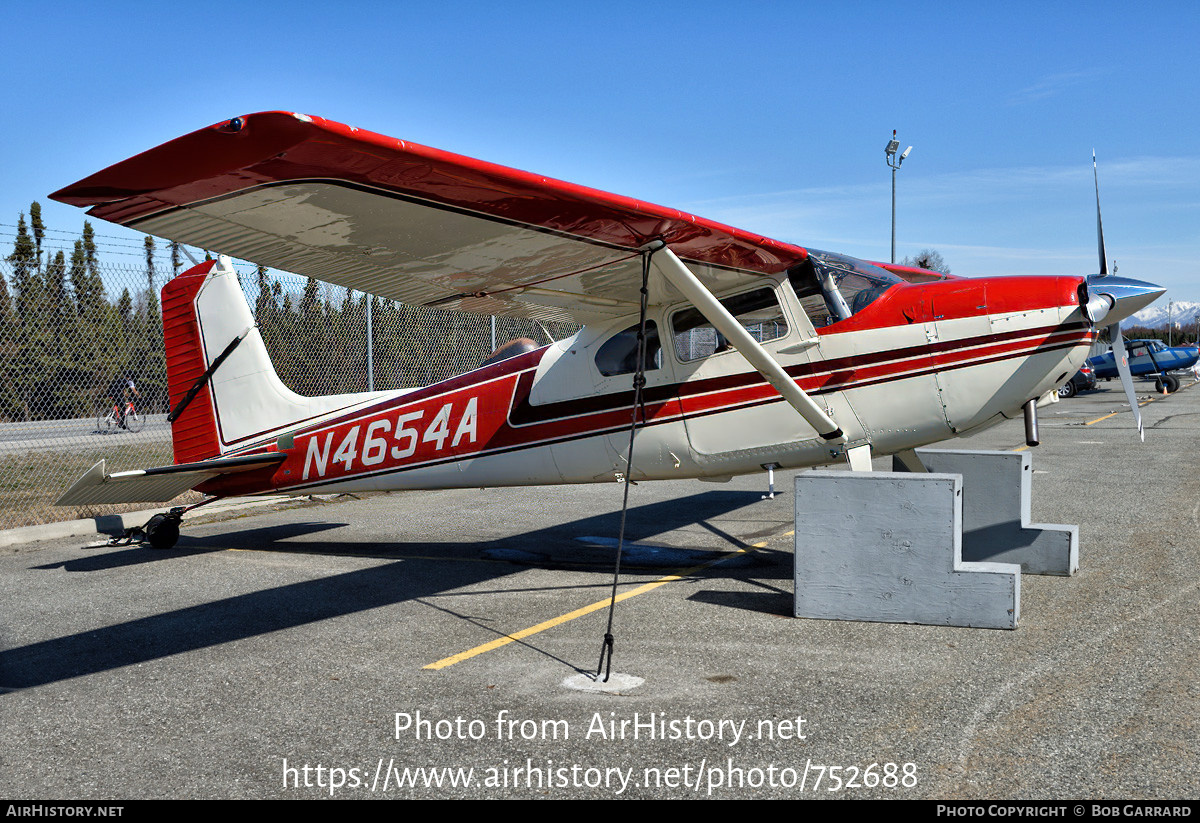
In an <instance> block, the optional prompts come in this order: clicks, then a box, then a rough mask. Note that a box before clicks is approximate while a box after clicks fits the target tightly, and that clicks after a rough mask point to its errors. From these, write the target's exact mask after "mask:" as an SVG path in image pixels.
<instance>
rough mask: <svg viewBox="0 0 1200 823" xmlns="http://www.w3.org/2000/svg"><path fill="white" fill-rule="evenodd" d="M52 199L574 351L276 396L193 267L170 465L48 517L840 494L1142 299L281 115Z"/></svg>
mask: <svg viewBox="0 0 1200 823" xmlns="http://www.w3.org/2000/svg"><path fill="white" fill-rule="evenodd" d="M52 197H54V198H55V199H56V200H59V201H62V202H65V203H70V204H74V205H78V206H84V207H88V208H89V214H91V215H92V216H94V217H98V218H103V219H106V220H110V221H113V222H116V223H120V224H122V225H126V226H129V227H131V228H135V229H138V230H140V231H143V232H147V233H150V234H154V235H158V236H160V237H165V238H170V239H173V240H177V241H180V242H183V243H187V244H190V245H193V246H199V247H201V248H206V249H214V250H218V251H220V252H222V253H224V254H229V255H232V256H235V257H238V258H242V259H245V260H249V261H253V262H255V263H261V264H263V265H265V266H270V267H273V268H278V269H282V270H286V271H294V272H300V273H303V274H307V275H310V276H312V277H315V278H319V279H321V280H325V281H328V282H332V283H336V284H339V285H343V286H347V287H350V288H353V289H358V290H361V291H365V292H369V293H372V294H376V295H380V296H382V297H386V298H391V299H394V300H398V301H402V302H405V303H410V304H416V305H423V306H436V307H441V308H445V309H457V310H462V311H468V312H476V313H480V314H486V315H513V316H520V317H526V318H533V319H535V320H571V321H575V322H577V323H582V324H583V326H584V327H583V328H582V330H580V331H579V332H578V333H577V334H576V335H574V336H573V337H570V338H568V339H565V340H560V341H558V342H556V343H553V344H551V345H548V346H542V347H540V348H539V347H537V346H536V344H533V343H532V341H514V342H513V343H512V344H510V345H508V346H505V347H502V349H501V350H500V351H499V352H498V353H497V354H496V355H494V356H493V357H492V358H490V359H489V360H488V361H486V362H484V363H483V364H481V365H480V366H479V367H478V368H476V369H475V370H473V371H470V372H467V373H466V374H462V375H459V376H457V377H453V378H451V379H448V380H444V381H442V382H439V383H435V384H433V385H430V386H425V387H422V388H415V389H404V390H400V391H390V392H375V393H366V394H349V395H337V396H328V397H301V396H299V395H297V394H295V393H293V392H292V391H290V390H289V389H288V388H286V387H285V386H284V385H283V383H282V382H281V381H280V380H279V378H278V377H277V376H276V374H275V371H274V368H273V367H272V365H271V362H270V360H269V359H268V357H267V353H266V349H265V348H264V347H263V343H262V338H261V336H260V335H259V332H258V330H257V329H256V328H255V323H254V318H253V316H252V315H251V312H250V310H249V307H248V306H247V303H246V300H245V297H244V296H243V293H242V290H241V289H240V287H239V285H238V281H237V276H236V274H235V272H234V271H233V268H232V266H231V264H230V263H229V261H228V259H227V258H224V257H222V258H221V259H220V260H219V261H209V262H206V263H202V264H200V265H198V266H196V267H195V268H192V269H191V270H189V271H187V272H184V273H183V274H180V275H179V276H177V277H176V278H174V279H173V280H171V281H170V282H168V283H167V285H166V286H165V287H164V288H163V292H162V307H163V328H164V339H165V342H166V362H167V371H168V382H169V392H170V404H171V408H172V411H171V414H170V416H169V419H170V420H171V421H172V437H173V444H174V458H175V465H172V466H163V467H158V468H150V469H143V470H138V471H127V472H118V473H111V474H110V473H108V472H107V471H106V467H105V463H104V462H103V461H101V462H100V463H98V464H97V465H96V466H94V467H93V468H92V469H91V470H90V471H89V472H88V473H87V474H86V475H84V477H82V478H81V479H80V480H79V481H78V482H76V483H75V485H74V486H73V487H72V488H71V489H70V490H69V491H68V492H67V493H66V494H65V495H63V497H62V498H61V499H60V500H59V501H58V502H59V503H60V504H62V505H80V504H93V503H125V502H142V501H147V502H148V501H165V500H169V499H171V498H173V497H174V496H176V495H178V494H180V493H181V492H183V491H185V490H188V489H195V490H198V491H200V492H204V493H207V494H209V495H213V496H214V498H219V497H225V496H231V495H246V494H256V493H290V494H312V493H323V492H342V491H347V492H348V491H363V490H386V489H414V488H453V487H475V486H506V485H534V484H552V483H591V482H601V481H612V480H614V479H615V480H624V479H632V480H641V479H673V478H697V477H707V478H724V477H728V476H730V475H734V474H742V473H749V472H755V471H760V470H761V469H762V468H763V467H769V466H779V467H785V468H794V467H804V466H815V465H820V464H825V463H831V462H835V461H839V460H849V462H850V465H851V467H852V468H854V469H869V468H870V458H871V456H872V454H876V455H887V454H900V455H901V456H902V458H905V459H907V458H912V457H914V455H912V450H913V449H915V448H917V447H918V446H922V445H925V444H928V443H933V442H936V441H940V440H944V439H945V438H947V437H949V436H952V435H956V434H963V433H965V432H970V431H973V430H976V429H979V428H981V427H985V426H989V425H992V424H994V423H997V422H999V421H1000V420H1002V419H1004V418H1006V417H1014V416H1017V415H1021V414H1022V413H1023V410H1024V413H1025V414H1026V415H1027V422H1028V419H1029V417H1030V416H1032V415H1033V414H1034V411H1033V409H1034V405H1035V404H1036V403H1037V402H1038V401H1039V400H1043V401H1045V402H1049V400H1050V398H1051V397H1052V396H1053V395H1054V392H1055V390H1056V389H1057V388H1058V386H1059V385H1061V384H1062V383H1063V382H1064V381H1065V380H1067V378H1068V377H1069V376H1070V375H1072V374H1073V373H1074V372H1075V371H1076V370H1077V369H1078V368H1079V367H1080V365H1081V364H1082V363H1083V361H1084V360H1085V359H1086V356H1087V352H1088V349H1089V347H1090V346H1091V344H1092V342H1093V341H1094V340H1095V338H1096V328H1097V325H1098V324H1100V323H1101V322H1104V323H1106V324H1115V323H1117V322H1118V321H1119V320H1120V319H1121V318H1124V317H1127V316H1128V315H1130V314H1132V313H1133V312H1135V311H1137V310H1138V309H1140V308H1142V307H1143V306H1145V305H1147V304H1149V303H1150V302H1152V301H1153V300H1154V299H1155V298H1157V297H1158V296H1159V295H1160V294H1162V293H1163V290H1162V289H1161V288H1159V287H1157V286H1153V285H1151V284H1147V283H1141V282H1138V281H1134V280H1128V279H1124V278H1116V277H1099V276H1093V277H1080V276H1067V275H1063V276H1053V277H1021V276H1018V277H993V278H973V279H966V278H959V277H951V276H949V275H942V274H937V273H935V272H929V271H925V270H920V269H911V268H905V267H902V266H884V265H879V264H870V263H866V262H863V261H860V260H856V259H853V258H850V257H846V256H843V255H839V254H832V253H828V252H821V251H817V250H815V249H808V248H804V247H801V246H797V245H793V244H790V243H784V242H780V241H777V240H771V239H768V238H765V237H760V236H758V235H756V234H752V233H750V232H747V231H742V230H740V229H735V228H731V227H729V226H725V225H721V224H719V223H716V222H713V221H710V220H705V219H702V218H699V217H696V216H693V215H691V214H686V213H684V212H680V211H677V210H674V209H669V208H664V207H661V206H656V205H652V204H649V203H645V202H641V201H638V200H634V199H630V198H628V197H621V196H618V195H614V194H609V193H606V192H602V191H597V190H594V189H589V188H585V187H582V186H578V185H573V184H570V183H565V182H562V181H559V180H553V179H550V178H546V177H541V176H538V175H536V174H530V173H527V172H523V171H518V170H515V169H511V168H506V167H503V166H498V165H494V164H491V163H486V162H483V161H480V160H475V159H471V158H468V157H463V156H459V155H455V154H450V153H448V152H444V151H439V150H437V149H432V148H428V147H425V146H421V145H417V144H414V143H409V142H406V141H403V140H396V139H392V138H389V137H384V136H382V135H379V134H373V133H371V132H367V131H363V130H361V129H357V128H354V127H351V126H345V125H342V124H340V123H335V122H332V121H329V120H325V119H322V118H319V117H310V116H307V115H302V114H293V113H286V112H268V113H261V114H252V115H248V116H244V117H237V118H234V119H232V120H228V121H224V122H221V123H217V124H216V125H213V126H210V127H208V128H205V129H201V130H199V131H196V132H194V133H192V134H189V135H186V136H184V137H181V138H178V139H176V140H174V141H171V142H169V143H166V144H164V145H162V146H159V147H157V148H154V149H151V150H150V151H147V152H145V153H143V154H140V155H138V156H136V157H133V158H131V159H129V160H126V161H124V162H121V163H118V164H116V165H114V166H112V167H110V168H108V169H105V170H104V171H101V172H98V173H96V174H94V175H92V176H91V177H88V178H87V179H85V180H82V181H80V182H78V183H76V184H74V185H72V186H68V187H67V188H64V189H62V190H61V191H59V192H57V193H55V194H54V195H52ZM1101 248H1102V244H1101ZM1103 261H1104V256H1103V251H1101V265H1102V266H1103V265H1104V262H1103ZM643 328H644V337H643V341H644V342H643V343H641V344H639V330H641V329H643ZM1118 339H1119V338H1118ZM631 386H634V388H632V389H631ZM643 386H644V388H642V387H643ZM638 393H640V404H639V405H640V406H641V409H640V411H637V412H636V414H635V394H638ZM1134 407H1135V410H1136V403H1135V404H1134ZM635 421H636V423H635ZM631 425H637V426H638V427H639V428H638V429H637V438H636V441H635V446H634V448H633V449H632V452H631V453H632V456H633V459H632V461H629V460H628V457H627V455H626V454H625V453H623V452H624V449H623V448H622V440H623V439H624V438H628V436H629V430H630V426H631ZM206 502H207V501H206ZM181 513H182V510H181V509H173V510H172V512H171V513H169V514H167V515H157V516H156V518H155V520H152V522H151V523H150V524H147V532H148V534H149V538H150V542H151V544H152V545H155V546H158V547H165V546H170V545H173V544H174V542H175V540H176V539H177V538H178V534H179V528H178V527H179V518H180V516H181ZM155 521H157V522H155Z"/></svg>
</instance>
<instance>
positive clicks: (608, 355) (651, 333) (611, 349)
mask: <svg viewBox="0 0 1200 823" xmlns="http://www.w3.org/2000/svg"><path fill="white" fill-rule="evenodd" d="M639 325H640V324H638V323H634V324H633V325H632V326H630V327H629V328H627V329H623V330H622V331H619V332H617V333H616V334H614V335H613V336H612V337H610V338H608V340H606V341H604V345H602V346H601V347H600V350H599V351H598V352H596V368H597V369H599V370H600V373H601V374H602V375H604V376H605V377H613V376H614V375H618V374H633V373H634V372H636V371H637V362H638V339H637V336H638V326H639ZM661 367H662V344H661V343H660V342H659V340H658V326H657V325H655V323H654V321H653V320H647V321H646V371H655V370H656V369H659V368H661Z"/></svg>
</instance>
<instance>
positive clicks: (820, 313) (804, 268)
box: [788, 249, 903, 329]
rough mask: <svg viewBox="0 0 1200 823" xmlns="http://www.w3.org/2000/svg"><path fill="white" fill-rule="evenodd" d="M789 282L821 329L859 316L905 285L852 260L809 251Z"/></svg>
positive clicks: (893, 277)
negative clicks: (888, 293) (861, 312)
mask: <svg viewBox="0 0 1200 823" xmlns="http://www.w3.org/2000/svg"><path fill="white" fill-rule="evenodd" d="M788 282H789V283H791V284H792V288H793V290H795V292H796V297H797V298H798V299H799V300H800V304H801V305H802V306H803V307H804V311H805V313H806V314H807V315H808V319H809V320H811V321H812V324H813V327H814V328H818V329H819V328H822V327H823V326H828V325H830V324H831V323H836V322H837V321H839V320H845V319H846V318H848V317H850V316H852V315H855V314H858V313H859V312H860V311H862V310H863V309H865V308H866V307H867V306H869V305H871V303H873V302H875V300H876V299H877V298H878V297H879V296H880V295H882V294H883V293H884V292H885V291H887V290H888V289H890V288H891V287H892V286H894V285H896V284H897V283H901V282H903V281H902V280H901V279H900V278H899V277H896V275H894V274H892V273H891V272H889V271H885V270H884V269H881V268H879V267H878V266H872V265H871V264H869V263H864V262H863V261H861V260H856V259H855V258H853V257H846V256H845V255H841V254H833V253H832V252H824V251H817V250H816V249H809V250H808V258H807V259H806V260H805V261H804V262H803V263H801V264H800V265H798V266H795V267H793V268H792V269H791V270H789V271H788Z"/></svg>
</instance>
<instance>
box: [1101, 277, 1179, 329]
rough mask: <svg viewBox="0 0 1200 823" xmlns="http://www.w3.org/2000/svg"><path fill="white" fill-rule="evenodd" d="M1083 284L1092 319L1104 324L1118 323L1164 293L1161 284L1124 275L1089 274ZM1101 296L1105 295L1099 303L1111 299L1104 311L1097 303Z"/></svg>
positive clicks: (1165, 291)
mask: <svg viewBox="0 0 1200 823" xmlns="http://www.w3.org/2000/svg"><path fill="white" fill-rule="evenodd" d="M1087 285H1088V294H1089V295H1090V297H1091V299H1090V300H1089V301H1088V305H1087V308H1088V312H1089V316H1091V318H1092V322H1093V323H1095V324H1096V325H1097V326H1098V325H1100V323H1101V321H1103V323H1104V325H1106V326H1111V325H1112V324H1113V323H1119V322H1121V321H1122V320H1124V319H1125V318H1126V317H1129V316H1130V315H1132V314H1134V313H1136V312H1139V311H1141V310H1142V309H1144V308H1146V306H1149V305H1150V304H1151V303H1153V302H1154V301H1155V300H1157V299H1158V298H1160V297H1162V296H1163V295H1164V294H1166V293H1167V290H1166V289H1164V288H1163V287H1162V286H1156V285H1154V284H1153V283H1146V282H1143V281H1141V280H1131V279H1130V278H1128V277H1111V276H1109V277H1104V276H1101V275H1099V274H1093V275H1091V276H1089V277H1088V278H1087ZM1103 298H1108V299H1107V300H1103V303H1110V301H1111V304H1110V305H1109V307H1108V310H1107V311H1104V310H1103V304H1101V300H1102V299H1103ZM1098 304H1099V305H1098Z"/></svg>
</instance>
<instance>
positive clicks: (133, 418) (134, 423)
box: [96, 400, 146, 434]
mask: <svg viewBox="0 0 1200 823" xmlns="http://www.w3.org/2000/svg"><path fill="white" fill-rule="evenodd" d="M145 425H146V415H144V414H142V413H141V412H139V411H138V410H137V409H136V408H135V407H134V405H133V401H132V400H126V401H125V428H126V430H128V431H130V432H133V433H135V434H136V433H137V432H140V431H141V430H142V428H143V427H144V426H145ZM120 427H121V409H120V404H119V403H113V404H112V405H111V406H109V405H104V406H101V407H100V411H98V412H97V413H96V431H97V432H99V433H100V434H114V433H115V432H117V431H118V430H119V429H120Z"/></svg>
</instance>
